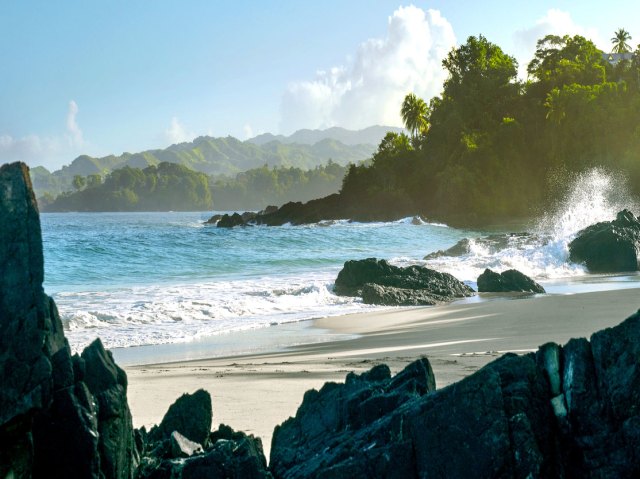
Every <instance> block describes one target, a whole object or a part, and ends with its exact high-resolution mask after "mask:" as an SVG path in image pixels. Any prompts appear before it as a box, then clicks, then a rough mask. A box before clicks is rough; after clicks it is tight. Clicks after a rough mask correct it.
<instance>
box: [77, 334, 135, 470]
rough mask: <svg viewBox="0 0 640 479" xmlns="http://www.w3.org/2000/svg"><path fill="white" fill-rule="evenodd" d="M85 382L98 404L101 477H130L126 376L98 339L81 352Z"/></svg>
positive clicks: (131, 440) (132, 458)
mask: <svg viewBox="0 0 640 479" xmlns="http://www.w3.org/2000/svg"><path fill="white" fill-rule="evenodd" d="M82 359H83V360H84V364H85V382H86V383H87V386H88V388H89V391H91V394H92V395H93V396H94V398H95V399H96V402H97V404H98V432H99V434H100V436H99V450H100V468H101V471H102V473H103V474H104V475H105V477H108V478H109V477H112V478H122V479H126V478H129V477H132V476H133V472H134V470H135V468H136V467H137V465H138V464H137V462H138V459H137V458H136V457H135V455H134V451H136V447H135V443H134V438H133V424H132V420H131V412H130V411H129V405H128V404H127V375H126V373H125V372H124V371H123V370H122V369H121V368H119V367H118V365H117V364H116V363H115V361H114V360H113V356H112V355H111V351H106V350H105V349H104V347H103V346H102V342H101V341H100V339H96V340H95V341H94V342H93V343H91V344H90V345H89V346H87V347H86V348H85V350H84V351H83V352H82Z"/></svg>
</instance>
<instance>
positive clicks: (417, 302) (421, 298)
mask: <svg viewBox="0 0 640 479" xmlns="http://www.w3.org/2000/svg"><path fill="white" fill-rule="evenodd" d="M362 302H363V303H365V304H380V305H386V306H433V305H435V304H438V303H439V302H442V301H438V299H436V298H434V297H433V296H432V295H430V294H429V293H428V292H426V291H424V290H421V289H405V288H394V287H393V286H380V285H378V284H372V283H367V284H365V285H364V286H363V287H362Z"/></svg>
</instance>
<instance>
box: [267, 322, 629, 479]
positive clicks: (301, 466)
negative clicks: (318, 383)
mask: <svg viewBox="0 0 640 479" xmlns="http://www.w3.org/2000/svg"><path fill="white" fill-rule="evenodd" d="M638 358H640V312H638V313H636V314H634V315H633V316H631V317H630V318H628V319H627V320H626V321H624V322H623V323H622V324H620V325H619V326H616V327H615V328H609V329H605V330H603V331H600V332H598V333H595V334H594V335H593V336H592V337H591V342H588V341H587V340H585V339H573V340H571V341H569V343H567V345H566V346H565V347H564V348H563V347H561V346H558V345H557V344H554V343H548V344H545V345H544V346H542V347H541V348H540V349H539V350H538V352H537V353H535V354H527V355H523V356H516V355H514V354H507V355H505V356H503V357H501V358H499V359H497V360H496V361H494V362H492V363H490V364H488V365H487V366H485V367H484V368H482V369H481V370H480V371H478V372H476V373H474V374H473V375H471V376H468V377H467V378H465V379H463V380H461V381H459V382H458V383H455V384H452V385H450V386H448V387H446V388H444V389H442V390H439V391H434V392H428V393H426V394H425V392H427V390H426V389H424V388H423V389H422V390H420V391H416V392H415V393H414V394H411V395H408V396H403V397H402V399H397V398H394V395H397V394H401V395H404V394H406V391H407V388H406V386H405V384H406V378H408V377H412V376H413V373H410V372H408V371H407V369H405V370H404V371H402V372H401V373H399V374H398V375H397V376H396V377H395V378H393V379H388V377H387V376H388V374H387V371H385V370H384V368H383V367H382V366H379V367H377V368H375V369H374V370H372V371H371V372H370V373H369V375H370V376H372V377H374V378H375V380H370V381H369V382H368V384H369V387H368V388H362V387H358V386H361V385H362V383H363V381H362V380H360V381H358V377H357V376H355V375H349V376H347V380H346V382H345V384H333V383H327V384H326V385H325V386H324V387H323V388H322V389H321V390H320V391H314V390H312V391H308V392H307V393H306V394H305V396H304V400H303V403H302V405H301V406H300V408H299V409H298V412H297V414H296V417H295V418H290V419H288V420H287V421H285V422H284V423H283V424H282V425H281V426H278V427H276V430H275V432H274V436H273V443H272V448H271V461H270V466H271V470H272V472H273V474H274V476H275V477H276V478H287V479H292V478H302V477H304V478H319V477H351V478H355V477H367V478H383V477H406V478H411V477H415V478H418V477H477V478H496V477H522V478H525V477H640V476H639V475H640V454H639V453H638V451H639V449H638V446H639V445H640V361H638ZM415 367H416V365H415V363H414V364H412V365H410V366H409V367H408V368H415ZM385 378H386V379H385ZM401 378H404V379H401ZM364 382H365V383H366V382H367V381H364ZM427 389H428V390H429V391H431V389H430V388H427ZM409 390H410V388H409ZM374 405H375V406H374Z"/></svg>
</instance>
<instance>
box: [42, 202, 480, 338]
mask: <svg viewBox="0 0 640 479" xmlns="http://www.w3.org/2000/svg"><path fill="white" fill-rule="evenodd" d="M210 215H211V213H50V214H43V215H42V217H41V218H42V230H43V241H44V250H45V288H46V291H47V292H48V293H49V294H51V295H52V296H53V297H54V299H55V300H56V303H57V304H58V308H59V310H60V314H61V317H62V320H63V324H64V325H65V328H66V329H67V336H68V337H69V339H70V341H71V343H72V345H73V346H74V347H75V348H81V347H83V346H84V345H86V344H87V343H88V342H90V341H91V340H93V339H94V338H95V337H96V336H98V335H99V336H100V337H101V338H102V340H103V341H104V342H105V344H106V345H107V346H108V347H124V346H133V345H144V344H160V343H172V342H181V341H189V340H192V339H195V338H199V337H202V336H206V335H209V334H216V333H220V332H225V331H232V330H242V329H251V328H255V327H260V326H265V325H270V324H276V323H283V322H290V321H299V320H302V319H310V318H316V317H322V316H327V315H336V314H344V313H348V312H356V311H361V310H366V309H371V307H370V306H366V305H363V304H362V303H361V302H360V301H359V300H356V299H353V298H342V297H338V296H335V295H334V294H333V293H332V286H333V281H334V279H335V277H336V275H337V273H338V271H339V270H340V268H341V267H342V265H343V264H344V262H345V261H347V260H349V259H357V258H366V257H371V256H376V257H379V258H388V259H392V260H394V261H395V262H397V263H403V262H416V261H420V260H421V258H422V257H423V256H424V255H425V254H427V253H428V252H430V251H434V250H437V249H442V248H446V247H449V246H451V245H452V244H454V243H456V242H457V241H458V240H459V239H461V238H463V237H465V236H469V235H474V234H475V233H473V232H469V231H462V230H456V229H453V228H448V227H446V226H443V225H432V224H426V223H425V224H418V225H415V224H412V223H411V219H410V218H409V219H406V220H402V221H398V222H394V223H371V224H358V223H348V222H346V221H342V222H331V223H321V224H317V225H310V226H302V227H290V226H283V227H247V228H234V229H223V228H216V227H213V226H209V225H204V224H203V222H204V220H206V219H207V218H208V217H209V216H210Z"/></svg>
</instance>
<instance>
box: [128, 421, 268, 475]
mask: <svg viewBox="0 0 640 479" xmlns="http://www.w3.org/2000/svg"><path fill="white" fill-rule="evenodd" d="M178 442H179V444H178ZM207 444H208V446H207V447H206V448H205V450H204V451H203V450H197V446H199V444H195V443H193V442H191V441H189V440H188V439H186V438H184V437H181V435H179V434H176V433H175V432H174V433H173V434H172V439H171V442H169V441H167V440H165V441H164V442H163V443H161V444H159V445H156V447H155V448H154V449H153V450H152V451H150V452H149V453H148V454H146V456H145V457H144V458H143V459H142V464H141V467H140V468H139V470H138V475H137V478H138V479H173V478H177V477H179V478H183V479H206V478H211V477H221V478H222V477H224V478H227V477H228V478H233V479H244V478H247V479H272V476H271V474H270V473H269V471H268V469H267V460H266V458H265V456H264V452H263V449H262V442H261V441H260V439H259V438H256V437H254V436H251V435H246V434H244V433H242V432H236V431H234V430H233V429H231V428H230V427H228V426H225V425H223V424H221V425H220V428H219V429H218V430H217V431H214V432H212V433H211V434H210V437H209V438H208V440H207Z"/></svg>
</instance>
